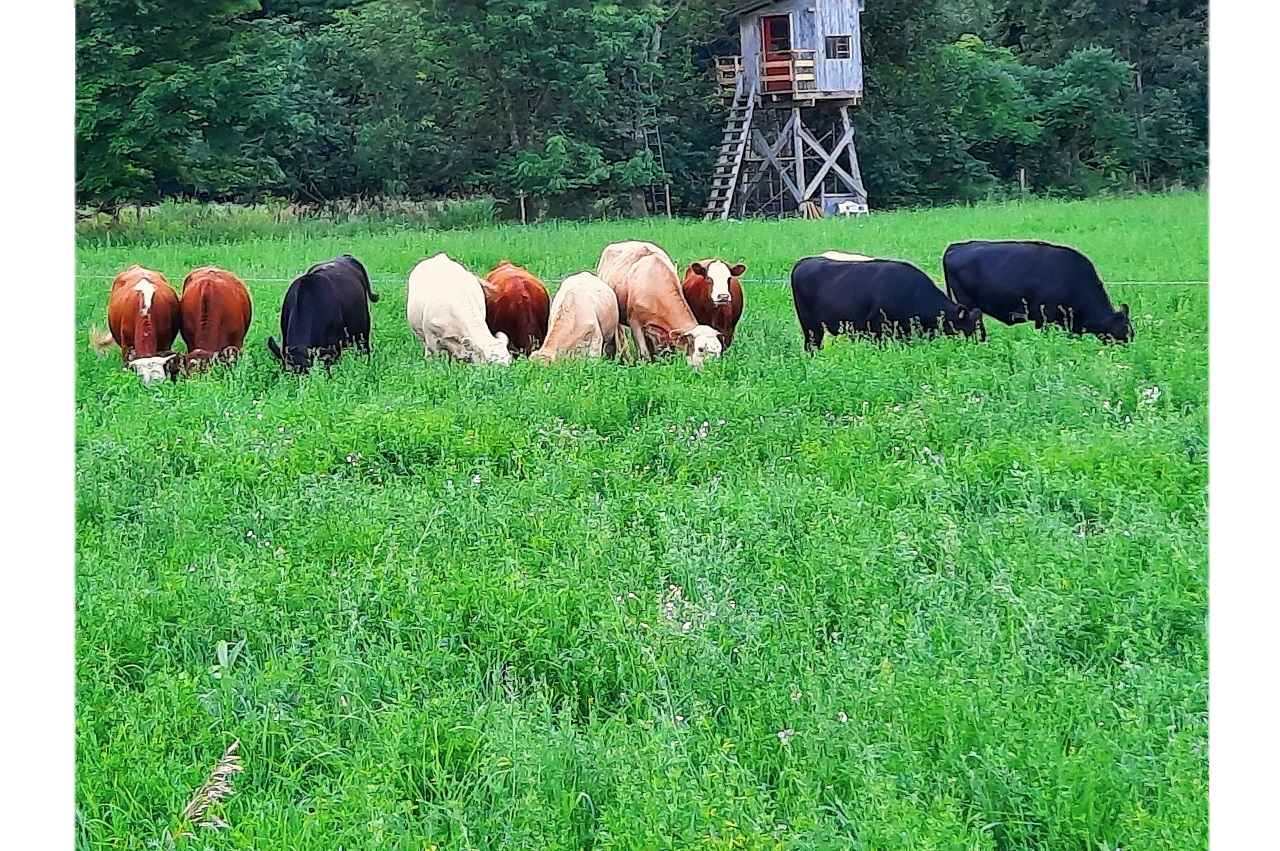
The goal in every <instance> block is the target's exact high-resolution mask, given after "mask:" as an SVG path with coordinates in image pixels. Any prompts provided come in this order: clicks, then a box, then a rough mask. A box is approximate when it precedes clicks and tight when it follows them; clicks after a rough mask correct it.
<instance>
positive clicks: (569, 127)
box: [76, 0, 1208, 217]
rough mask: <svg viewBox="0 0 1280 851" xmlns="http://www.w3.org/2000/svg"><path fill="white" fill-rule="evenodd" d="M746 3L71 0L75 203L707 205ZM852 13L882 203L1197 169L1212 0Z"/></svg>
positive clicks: (892, 5) (1121, 182)
mask: <svg viewBox="0 0 1280 851" xmlns="http://www.w3.org/2000/svg"><path fill="white" fill-rule="evenodd" d="M828 2H830V0H828ZM738 5H741V0H468V2H454V0H191V2H185V3H174V2H166V0H76V194H77V203H78V204H79V205H80V206H81V207H86V208H92V209H105V210H108V211H110V210H117V209H119V207H120V206H121V205H123V204H134V203H153V202H156V201H159V200H162V199H165V198H173V197H177V198H196V199H204V200H236V201H245V202H255V201H260V200H263V199H265V198H268V197H271V198H285V199H290V200H293V201H295V202H299V203H304V204H314V205H326V204H332V203H335V202H337V201H339V200H342V199H351V198H359V197H364V198H374V197H377V198H409V199H421V198H441V197H450V196H469V195H481V194H487V195H492V196H493V197H495V198H497V199H498V200H499V201H500V202H502V203H503V206H504V209H505V210H507V211H508V215H513V214H514V212H513V211H514V210H515V202H516V199H517V198H521V197H522V196H523V197H526V198H528V199H529V201H530V203H531V204H532V205H533V208H534V212H535V213H536V214H543V215H555V216H564V217H574V216H582V215H588V214H592V213H618V212H625V211H627V210H633V209H636V207H637V199H640V198H643V193H642V191H641V190H642V189H643V188H644V187H647V186H649V185H650V184H652V183H654V182H656V181H659V180H663V179H667V180H670V182H671V194H672V201H673V204H674V206H675V207H676V209H677V210H678V211H680V212H685V213H692V212H696V211H698V210H700V209H701V207H702V204H703V202H704V200H705V198H706V193H707V190H708V188H709V183H710V175H711V171H712V166H713V163H714V160H715V156H716V149H717V146H718V144H719V140H720V136H721V132H722V126H723V120H724V114H725V108H724V106H723V105H722V104H721V102H720V101H719V99H718V98H717V96H716V90H715V79H714V57H715V56H717V55H729V54H735V53H737V52H738V44H737V24H736V22H735V21H734V20H733V19H732V17H731V16H730V15H729V12H730V11H731V10H732V9H733V8H734V7H736V6H738ZM862 21H863V36H862V41H863V51H864V64H865V80H866V82H865V97H864V100H863V103H862V105H861V106H860V107H859V108H858V109H856V110H855V111H854V121H855V126H856V129H857V134H858V135H857V143H858V154H859V161H860V164H861V166H862V170H863V174H864V178H865V181H866V185H867V191H868V195H869V196H870V200H871V203H872V205H873V206H875V207H879V208H888V207H894V206H903V205H921V204H938V203H951V202H956V201H970V200H977V199H981V198H985V197H990V196H992V195H997V196H998V195H1002V194H1007V193H1008V192H1009V191H1010V190H1011V188H1013V187H1015V186H1016V185H1017V182H1018V180H1019V179H1020V177H1022V176H1025V179H1026V180H1027V183H1028V190H1029V191H1031V192H1035V193H1041V194H1057V195H1071V196H1086V195H1092V194H1096V193H1099V192H1105V191H1124V190H1127V189H1134V188H1147V189H1158V188H1161V187H1164V186H1168V185H1170V184H1174V183H1181V184H1187V185H1197V184H1200V183H1202V182H1203V181H1204V180H1205V179H1206V176H1207V160H1208V149H1207V139H1208V41H1207V26H1208V2H1207V0H1092V1H1091V0H867V3H866V9H865V11H864V13H863V16H862ZM645 124H653V125H656V126H657V127H658V128H659V129H660V131H661V135H662V142H663V148H664V158H663V165H664V166H665V174H664V173H663V172H664V169H663V168H662V167H660V166H659V164H658V163H657V161H656V160H655V158H654V157H653V155H652V153H651V152H650V151H649V150H648V149H647V148H646V147H645V146H644V145H643V143H642V142H641V141H639V140H638V139H637V129H638V128H640V127H642V126H643V125H645Z"/></svg>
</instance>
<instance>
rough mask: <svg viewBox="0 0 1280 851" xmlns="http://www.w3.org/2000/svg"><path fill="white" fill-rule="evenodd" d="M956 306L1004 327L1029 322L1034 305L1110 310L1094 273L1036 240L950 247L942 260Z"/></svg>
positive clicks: (1080, 258) (1072, 252) (1060, 248)
mask: <svg viewBox="0 0 1280 851" xmlns="http://www.w3.org/2000/svg"><path fill="white" fill-rule="evenodd" d="M942 267H943V272H944V274H945V275H946V279H947V288H948V290H949V291H950V294H951V295H952V297H953V298H955V299H956V300H957V301H959V302H961V303H962V304H966V305H969V306H973V307H978V308H981V309H982V310H983V312H984V313H988V314H990V315H993V316H995V317H997V318H998V319H1001V320H1002V321H1005V322H1010V321H1015V322H1016V321H1022V319H1024V318H1034V316H1035V311H1036V309H1037V308H1038V307H1039V306H1042V305H1043V306H1047V307H1053V308H1056V307H1057V306H1058V305H1063V306H1070V307H1072V308H1073V310H1075V311H1079V312H1081V313H1084V314H1103V313H1106V314H1109V313H1111V312H1112V311H1113V308H1112V306H1111V301H1110V299H1109V298H1108V297H1107V294H1106V290H1105V289H1104V288H1103V285H1102V281H1101V279H1100V278H1099V277H1098V272H1097V269H1096V268H1095V267H1094V265H1093V262H1092V261H1090V260H1089V258H1088V257H1086V256H1084V255H1083V254H1082V253H1080V252H1079V251H1077V250H1076V249H1074V248H1070V247H1068V246H1065V245H1054V244H1052V243H1047V242H1038V241H1016V240H1009V241H985V240H973V241H970V242H960V243H953V244H951V245H949V246H947V250H946V251H945V252H944V253H943V256H942Z"/></svg>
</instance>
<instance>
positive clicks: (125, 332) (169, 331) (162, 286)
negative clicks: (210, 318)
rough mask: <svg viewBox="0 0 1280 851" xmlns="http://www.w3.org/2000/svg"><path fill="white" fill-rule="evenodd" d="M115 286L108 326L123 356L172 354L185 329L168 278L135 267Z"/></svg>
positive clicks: (117, 281)
mask: <svg viewBox="0 0 1280 851" xmlns="http://www.w3.org/2000/svg"><path fill="white" fill-rule="evenodd" d="M122 279H123V280H122ZM117 283H118V284H119V286H117V285H116V284H117ZM112 287H113V288H112V291H111V297H110V299H109V300H108V302H107V326H108V327H109V328H110V330H111V336H112V338H113V339H114V340H115V341H116V344H117V345H119V346H120V351H121V354H122V356H124V357H125V358H126V359H128V358H129V357H130V355H133V356H136V357H140V358H145V357H154V356H156V355H158V354H160V353H162V352H166V351H170V350H171V349H172V348H173V341H174V340H175V339H176V338H177V336H178V334H179V332H180V331H181V328H182V310H181V306H180V304H179V300H178V294H177V293H176V292H174V290H173V287H171V286H169V282H168V281H167V280H165V277H164V276H163V275H161V274H160V273H158V272H154V271H152V270H149V269H143V268H142V267H141V266H132V267H130V268H129V269H127V270H126V271H125V272H124V273H121V275H120V276H117V279H116V282H115V283H113V284H112Z"/></svg>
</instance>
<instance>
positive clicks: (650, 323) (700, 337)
mask: <svg viewBox="0 0 1280 851" xmlns="http://www.w3.org/2000/svg"><path fill="white" fill-rule="evenodd" d="M596 274H597V275H598V276H599V277H600V279H601V280H603V281H604V282H605V283H606V284H608V285H609V286H610V287H612V288H613V291H614V293H615V294H617V296H618V319H619V321H620V322H622V323H623V324H625V325H626V326H628V327H629V328H630V329H631V336H632V338H633V339H634V340H635V344H636V353H637V355H638V356H639V357H640V358H643V359H648V360H652V359H653V356H654V354H656V353H657V352H660V351H666V350H670V349H679V350H680V351H681V352H683V353H684V356H685V361H686V362H687V363H688V364H689V366H691V367H693V368H694V369H701V368H702V364H703V363H704V362H705V361H706V359H707V358H709V357H719V356H720V353H721V351H722V350H723V341H722V338H721V335H720V332H719V331H717V330H716V329H714V328H712V327H710V326H709V325H700V324H699V323H698V320H697V318H696V317H695V316H694V315H693V311H692V310H690V309H689V303H688V302H687V301H685V299H684V293H682V292H681V290H680V278H679V274H678V272H677V271H676V264H675V263H673V262H671V258H670V257H668V256H667V253H666V252H665V251H663V250H662V249H661V248H659V247H658V246H656V245H654V244H653V243H651V242H640V241H636V240H633V241H630V242H615V243H612V244H611V245H607V246H605V249H604V251H603V252H601V254H600V262H599V263H598V264H597V266H596Z"/></svg>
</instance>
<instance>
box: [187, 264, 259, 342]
mask: <svg viewBox="0 0 1280 851" xmlns="http://www.w3.org/2000/svg"><path fill="white" fill-rule="evenodd" d="M181 305H182V338H183V340H185V341H186V343H187V349H188V350H196V349H203V350H205V351H209V352H217V351H220V350H222V349H225V348H228V347H235V348H237V349H238V348H241V347H243V346H244V338H245V334H246V333H247V332H248V330H249V324H250V322H252V320H253V302H252V299H251V298H250V297H249V289H248V288H247V287H246V286H245V285H244V281H242V280H240V278H238V277H236V276H235V275H233V274H231V273H230V272H228V271H226V270H225V269H219V268H217V267H214V266H206V267H203V268H200V269H196V270H194V271H192V272H191V273H190V274H189V275H187V277H186V279H185V280H183V282H182V299H181Z"/></svg>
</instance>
